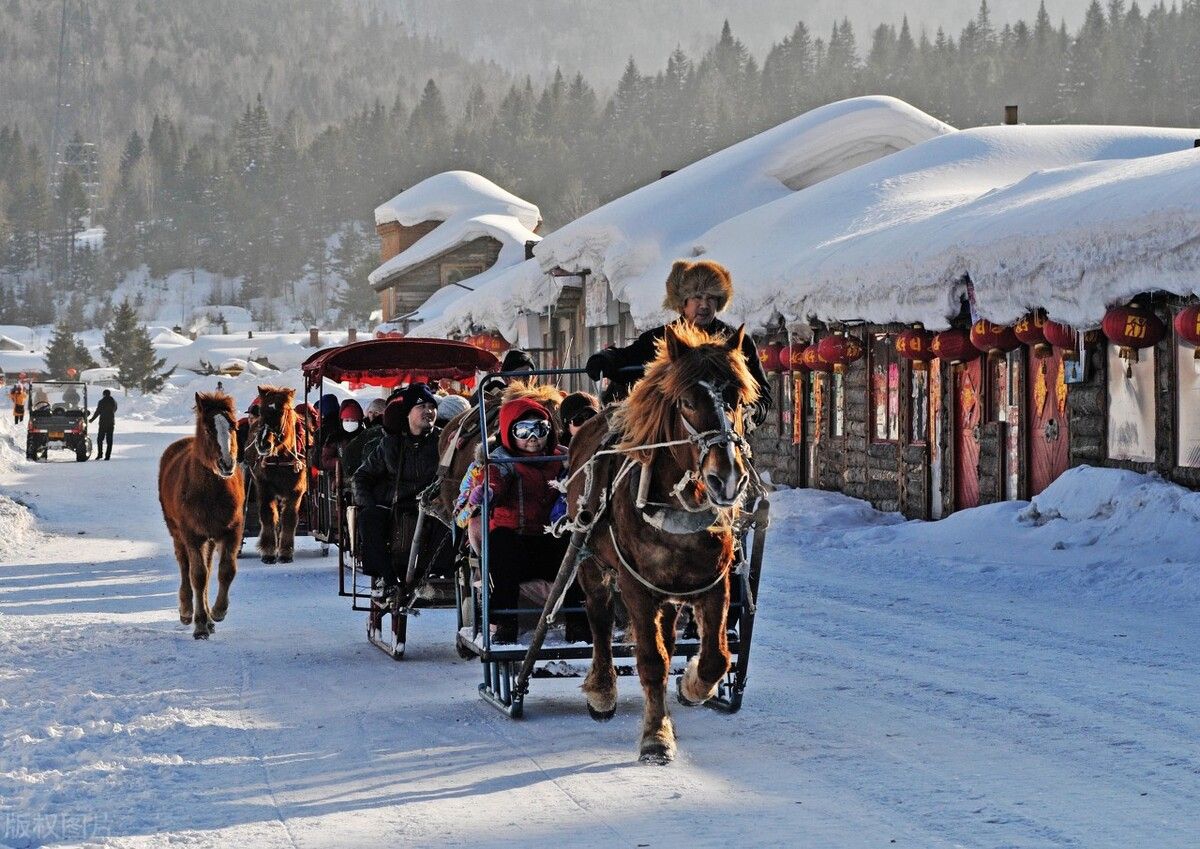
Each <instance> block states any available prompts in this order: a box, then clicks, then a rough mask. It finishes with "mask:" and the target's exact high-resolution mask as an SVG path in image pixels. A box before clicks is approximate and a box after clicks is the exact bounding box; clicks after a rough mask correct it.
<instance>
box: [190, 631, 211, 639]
mask: <svg viewBox="0 0 1200 849" xmlns="http://www.w3.org/2000/svg"><path fill="white" fill-rule="evenodd" d="M192 639H193V640H207V639H208V631H206V630H205V631H193V632H192Z"/></svg>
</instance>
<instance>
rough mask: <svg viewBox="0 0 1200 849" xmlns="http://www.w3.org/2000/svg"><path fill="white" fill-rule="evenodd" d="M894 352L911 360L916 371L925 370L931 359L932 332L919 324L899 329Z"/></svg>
mask: <svg viewBox="0 0 1200 849" xmlns="http://www.w3.org/2000/svg"><path fill="white" fill-rule="evenodd" d="M896 353H897V354H899V355H900V356H902V357H903V358H904V359H906V360H909V361H910V362H912V367H913V368H914V369H916V370H917V371H925V369H926V368H928V366H929V361H930V360H932V359H933V334H932V333H929V332H928V331H926V330H924V329H922V328H921V327H919V326H918V327H913V328H910V329H909V330H904V331H901V332H900V333H899V334H897V336H896Z"/></svg>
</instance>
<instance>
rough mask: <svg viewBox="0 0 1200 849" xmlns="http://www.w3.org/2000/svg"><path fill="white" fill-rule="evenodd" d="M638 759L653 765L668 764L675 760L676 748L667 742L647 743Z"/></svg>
mask: <svg viewBox="0 0 1200 849" xmlns="http://www.w3.org/2000/svg"><path fill="white" fill-rule="evenodd" d="M638 760H639V761H641V762H642V763H644V764H650V765H651V766H666V765H667V764H669V763H670V762H671V761H673V760H675V749H674V748H673V747H671V746H668V745H666V744H665V743H647V744H646V745H644V746H642V754H641V756H640V757H638Z"/></svg>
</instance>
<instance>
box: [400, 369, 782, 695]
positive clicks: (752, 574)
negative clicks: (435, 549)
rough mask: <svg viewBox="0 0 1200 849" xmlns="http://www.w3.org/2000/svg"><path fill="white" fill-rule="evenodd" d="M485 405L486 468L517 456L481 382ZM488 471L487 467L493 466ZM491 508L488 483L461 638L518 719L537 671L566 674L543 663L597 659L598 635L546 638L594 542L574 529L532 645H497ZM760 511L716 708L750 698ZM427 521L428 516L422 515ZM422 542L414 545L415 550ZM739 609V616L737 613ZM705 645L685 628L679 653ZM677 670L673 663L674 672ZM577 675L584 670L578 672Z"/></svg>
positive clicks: (764, 520) (492, 690)
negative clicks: (498, 445) (499, 448)
mask: <svg viewBox="0 0 1200 849" xmlns="http://www.w3.org/2000/svg"><path fill="white" fill-rule="evenodd" d="M583 373H585V372H584V370H582V369H542V370H537V371H533V372H501V373H500V374H499V376H501V377H530V376H543V375H546V376H551V377H557V376H561V375H570V374H583ZM476 397H477V405H478V409H479V421H480V433H481V435H482V436H481V438H482V440H483V443H482V444H483V457H484V464H485V468H486V466H488V465H491V464H497V463H511V462H514V461H511V460H504V459H502V458H494V457H492V456H491V452H490V450H489V449H488V447H487V445H488V443H487V435H488V434H487V410H486V403H487V402H486V398H485V397H484V394H483V392H482V391H481V389H479V390H477V391H476ZM561 459H562V458H561V457H557V456H544V457H522V458H521V461H520V462H523V463H546V462H554V461H557V460H561ZM485 474H486V472H485ZM490 514H491V503H490V498H489V492H488V490H487V488H486V487H485V488H484V499H483V504H482V517H483V526H484V528H485V531H484V533H483V534H482V535H481V537H482V538H481V547H480V557H479V562H480V585H479V587H478V589H477V590H475V589H473V588H472V583H471V581H470V580H469V579H468V580H467V581H465V582H464V581H463V580H461V578H460V580H458V581H456V592H457V593H458V609H459V623H458V624H459V630H458V632H457V633H456V636H455V639H456V643H457V648H458V651H459V654H460V655H461V656H463V657H472V656H473V657H478V658H479V660H480V663H481V666H482V675H483V680H482V682H481V683H480V684H479V687H478V689H479V695H480V697H481V698H482V699H483V700H484V701H485V702H487V703H488V704H490V705H492V706H493V707H495V708H496V709H498V710H500V711H501V712H503V713H504V714H506V715H507V716H509V717H511V718H513V719H518V718H520V717H521V716H523V715H524V710H525V697H526V696H527V695H528V693H529V680H530V678H536V677H564V676H560V675H558V674H556V673H555V672H552V671H549V670H547V669H546V668H545V667H544V666H542V667H539V666H538V664H539V663H543V662H546V661H566V660H591V657H592V646H591V644H590V643H588V644H585V645H580V644H571V645H558V646H546V645H545V638H546V632H547V630H548V629H549V627H550V625H551V622H552V619H553V617H554V616H555V615H556V614H557V613H561V612H563V610H556V608H557V607H558V602H559V599H560V597H561V596H562V595H563V593H564V592H565V591H566V588H567V585H568V583H569V581H570V580H571V578H572V577H573V574H574V566H575V562H574V561H575V558H576V556H577V553H578V552H579V551H580V550H581V549H582V548H583V547H584V546H585V544H586V536H587V533H586V532H576V533H575V534H573V535H572V538H571V542H570V545H569V546H568V548H567V554H566V556H565V557H564V558H563V562H562V565H561V566H560V567H559V571H558V575H557V577H556V579H555V581H554V583H553V585H552V588H551V590H550V594H549V597H548V598H547V599H546V602H545V605H544V606H543V608H542V610H541V611H540V615H539V618H538V623H537V627H536V628H535V630H534V632H533V635H532V638H531V639H530V641H529V644H528V645H520V644H518V645H512V646H508V645H503V646H497V645H493V643H492V640H491V632H490V628H489V625H490V621H489V620H490V616H489V610H488V608H489V601H490V598H489V595H490V592H489V580H488V579H489V574H490V568H489V567H490V551H489V545H488V536H489V534H488V533H487V532H486V528H487V524H488V522H487V519H488V516H490ZM751 516H752V518H751V521H750V523H749V526H748V528H747V537H748V538H749V551H748V552H747V551H746V545H745V542H746V540H745V539H743V540H742V544H741V546H740V547H739V551H740V553H741V558H742V560H743V561H747V555H748V562H744V563H743V564H742V566H743V568H737V569H736V572H735V575H734V578H735V580H740V582H741V593H740V601H735V602H732V603H731V605H730V619H731V620H732V621H731V623H730V629H731V630H730V634H729V651H730V653H731V654H732V655H733V656H734V657H733V662H732V664H731V666H730V670H729V672H728V673H727V674H726V677H725V680H724V681H722V682H721V683H720V684H719V685H718V690H717V695H716V696H715V697H713V698H712V699H710V700H709V701H708V702H706V704H707V705H708V706H710V707H712V708H714V709H716V710H720V711H723V712H725V713H736V712H737V711H738V709H739V708H740V707H741V705H742V695H743V693H744V691H745V688H746V678H747V675H748V672H749V667H750V644H751V638H752V636H753V631H754V619H755V614H756V603H755V600H756V599H757V597H758V584H759V576H760V574H761V571H762V556H763V550H764V547H765V545H766V532H767V526H768V524H769V503H768V500H767V498H766V497H765V496H763V497H760V498H759V500H758V502H757V504H756V505H755V508H754V510H753V512H752V514H751ZM419 521H420V520H419ZM415 548H416V546H415V545H414V551H415ZM411 576H412V564H411V563H410V577H411ZM467 591H470V592H471V593H472V597H471V598H470V599H469V601H470V602H471V607H472V609H473V610H474V616H473V617H472V625H471V628H470V631H471V635H470V637H468V636H467V635H466V634H465V633H464V631H465V630H466V629H465V628H464V627H463V619H464V616H463V613H462V611H463V607H464V601H468V599H466V598H465V596H464V593H465V592H467ZM564 610H566V612H578V611H581V610H582V608H574V609H564ZM494 612H495V613H518V614H520V613H532V612H537V611H536V610H534V609H524V608H522V609H518V610H497V611H494ZM735 615H736V619H735V618H734V617H735ZM699 649H700V644H699V640H698V639H696V638H694V637H692V638H689V637H684V636H679V637H678V638H677V639H676V642H675V651H674V654H673V658H678V657H682V658H685V659H686V658H691V657H692V655H694V654H696V652H698V651H699ZM634 650H635V645H634V644H633V643H631V642H629V641H627V640H621V641H619V642H618V641H616V640H614V642H613V657H614V659H631V658H633V656H634ZM617 670H618V673H619V674H632V673H633V672H634V671H635V670H634V669H633V667H632V665H631V664H630V665H626V664H620V665H618V667H617ZM674 671H675V670H674V669H672V672H674ZM573 674H574V675H578V674H580V673H578V672H575V673H573Z"/></svg>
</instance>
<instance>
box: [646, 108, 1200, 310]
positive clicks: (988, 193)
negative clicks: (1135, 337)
mask: <svg viewBox="0 0 1200 849" xmlns="http://www.w3.org/2000/svg"><path fill="white" fill-rule="evenodd" d="M1197 135H1200V131H1197V130H1190V129H1187V130H1171V129H1156V128H1144V127H1092V126H1053V127H1029V126H1016V127H1012V126H1001V127H980V128H976V129H971V130H963V131H961V132H958V133H953V134H949V135H943V136H941V137H939V138H933V139H930V140H929V141H926V142H924V143H922V144H918V145H916V146H914V147H911V148H909V149H908V150H904V151H901V152H899V153H896V154H894V155H892V156H889V157H886V158H884V159H881V160H879V161H877V162H874V163H871V164H869V165H864V166H862V167H860V168H857V169H855V170H853V171H849V172H847V173H844V174H841V175H839V176H837V177H833V178H831V179H829V180H827V181H825V182H823V183H820V184H818V185H815V186H813V187H811V188H809V189H806V190H805V191H802V192H797V193H796V194H793V195H790V196H787V197H784V198H782V199H780V200H778V201H775V202H773V203H770V204H766V205H764V206H760V207H758V208H756V209H752V210H750V211H748V212H746V213H744V214H742V215H740V216H738V217H736V218H731V219H729V220H728V221H725V222H724V223H721V224H719V225H717V226H715V227H713V228H712V229H711V230H710V231H709V232H708V233H706V234H704V235H703V236H702V237H700V238H699V239H697V240H696V242H695V243H694V245H692V246H691V247H692V248H694V250H693V251H691V253H695V254H699V255H704V256H706V257H711V258H712V259H715V260H717V261H719V262H722V263H725V264H726V265H727V266H728V267H729V268H730V270H731V271H732V273H733V278H734V280H735V282H736V286H737V292H738V294H737V297H736V298H735V300H734V303H733V305H732V308H731V310H730V313H731V315H732V316H733V318H734V319H735V320H744V321H747V322H748V323H750V324H761V323H762V322H764V321H766V320H768V319H769V318H770V317H771V315H772V314H773V313H774V312H776V311H778V312H779V313H782V314H783V315H784V316H785V317H787V318H789V319H796V320H805V319H806V318H808V317H809V316H817V317H818V318H822V319H855V318H860V319H868V320H872V321H877V322H888V321H905V322H911V321H920V322H924V323H925V324H926V325H927V326H928V327H931V328H943V327H946V326H947V318H948V317H949V316H953V315H955V314H957V312H958V308H959V294H960V288H959V282H958V281H959V280H960V279H961V278H962V276H963V275H964V274H966V273H970V275H971V278H972V280H973V281H974V282H975V283H976V284H977V290H976V294H977V299H978V305H979V308H980V310H981V312H982V313H983V314H984V315H986V316H987V317H989V318H992V319H994V320H996V321H1010V320H1013V319H1015V318H1017V317H1018V316H1019V315H1021V314H1022V313H1023V312H1025V311H1026V310H1027V309H1028V308H1029V307H1031V306H1037V305H1041V306H1047V307H1049V308H1050V313H1051V315H1052V316H1054V317H1056V318H1061V319H1064V320H1068V321H1076V322H1079V323H1084V324H1087V323H1095V321H1096V320H1097V319H1099V318H1100V316H1102V315H1103V312H1104V309H1105V304H1106V302H1107V301H1110V300H1113V299H1115V298H1116V297H1118V296H1120V295H1126V294H1132V293H1134V292H1137V291H1139V289H1145V288H1159V287H1166V288H1177V289H1179V288H1184V287H1187V286H1195V285H1196V284H1195V282H1194V280H1195V275H1194V274H1192V275H1191V276H1190V277H1188V276H1187V272H1188V271H1190V270H1192V269H1194V268H1195V266H1196V261H1197V250H1198V249H1197V247H1196V246H1195V245H1188V244H1187V241H1188V239H1189V238H1190V236H1191V235H1193V234H1194V233H1195V232H1196V230H1197V228H1198V227H1200V190H1198V189H1200V164H1198V160H1197V155H1196V154H1195V153H1192V152H1191V151H1190V150H1188V151H1187V152H1182V153H1181V152H1179V151H1181V150H1182V149H1184V148H1189V149H1190V148H1191V146H1192V140H1193V139H1194V138H1196V137H1197ZM1168 154H1169V155H1168ZM1147 157H1148V159H1143V158H1147ZM1083 163H1092V164H1089V165H1085V164H1083ZM681 255H687V254H685V253H683V252H681ZM660 290H661V285H659V286H658V287H657V288H653V289H651V288H650V287H646V288H645V289H644V290H638V291H634V292H631V293H630V297H632V298H634V299H640V301H638V302H640V303H641V304H642V305H643V306H642V308H643V309H646V308H648V307H649V306H650V305H651V304H652V303H653V302H654V301H655V299H657V298H658V297H660Z"/></svg>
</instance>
